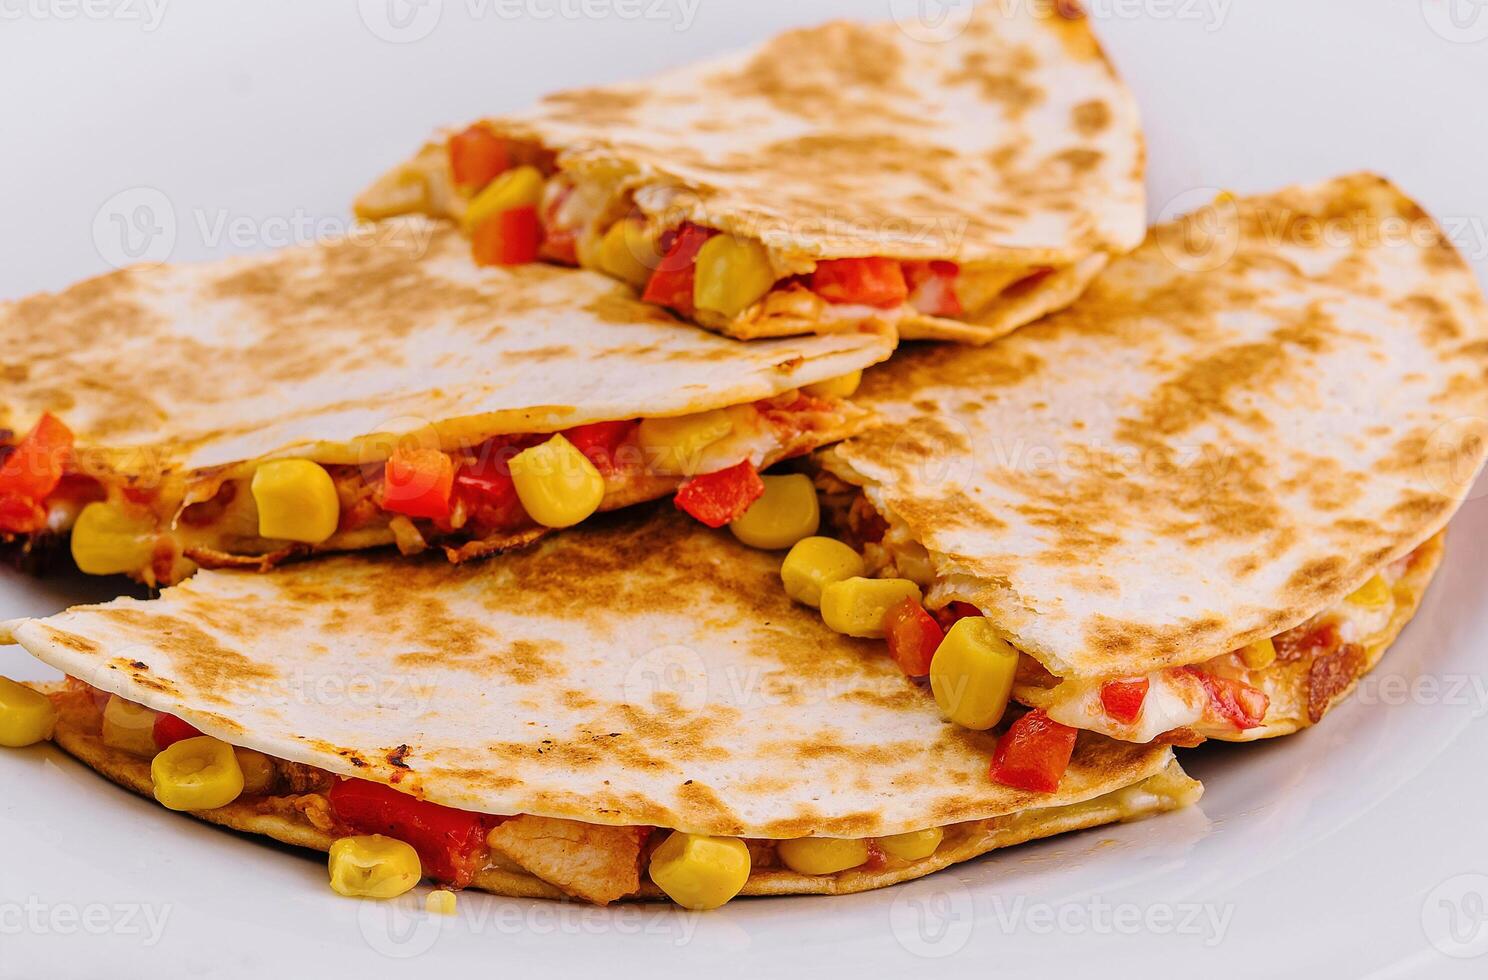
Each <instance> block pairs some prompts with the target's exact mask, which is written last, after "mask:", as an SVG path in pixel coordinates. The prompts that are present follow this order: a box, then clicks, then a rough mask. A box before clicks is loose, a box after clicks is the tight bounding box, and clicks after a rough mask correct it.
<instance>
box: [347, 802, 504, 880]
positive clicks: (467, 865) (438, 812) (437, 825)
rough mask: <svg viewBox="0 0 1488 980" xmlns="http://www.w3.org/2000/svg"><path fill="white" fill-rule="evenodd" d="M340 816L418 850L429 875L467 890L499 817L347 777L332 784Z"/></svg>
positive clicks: (358, 827) (356, 827)
mask: <svg viewBox="0 0 1488 980" xmlns="http://www.w3.org/2000/svg"><path fill="white" fill-rule="evenodd" d="M329 797H330V801H331V811H332V812H333V813H334V814H335V815H336V819H337V820H339V821H341V822H342V823H344V824H345V825H346V826H348V827H350V828H351V829H352V830H355V831H357V832H358V833H362V834H382V835H384V836H386V837H392V838H395V839H397V840H400V841H403V842H404V843H405V844H409V845H411V846H412V847H413V849H414V850H415V851H418V855H419V861H420V863H422V864H423V869H424V874H425V875H427V876H428V877H430V878H433V879H435V880H436V881H444V882H448V883H450V884H452V885H454V886H455V887H456V888H464V887H465V886H466V885H468V884H470V879H471V878H472V877H474V876H475V873H476V872H477V871H479V870H480V868H481V865H482V864H484V862H485V853H486V833H487V832H488V831H489V830H490V828H491V827H492V826H494V825H495V824H496V823H497V822H498V820H497V818H494V817H488V816H486V815H484V814H480V813H469V812H467V811H465V810H456V809H454V808H453V807H447V806H440V805H439V804H437V803H429V802H428V801H426V800H420V799H418V798H417V797H414V796H409V795H408V794H407V793H400V792H398V791H397V790H395V789H393V788H392V787H391V786H384V785H383V784H381V783H373V782H369V781H367V780H365V779H343V780H340V781H338V782H337V783H336V785H335V786H332V787H331V792H330V794H329Z"/></svg>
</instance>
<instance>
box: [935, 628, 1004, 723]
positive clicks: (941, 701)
mask: <svg viewBox="0 0 1488 980" xmlns="http://www.w3.org/2000/svg"><path fill="white" fill-rule="evenodd" d="M1017 672H1018V651H1017V650H1014V649H1013V648H1012V647H1011V646H1009V645H1008V642H1007V641H1006V640H1004V639H1003V638H1002V637H1000V636H998V635H997V633H996V631H995V630H993V628H992V624H991V622H989V621H988V620H987V619H986V618H985V617H983V616H967V617H966V618H964V619H958V620H956V622H955V624H954V625H953V626H952V627H951V628H950V629H949V630H947V631H946V635H945V639H943V640H941V641H940V646H939V647H937V648H936V650H935V657H934V659H932V660H931V661H930V690H931V691H932V692H934V694H935V703H936V704H937V705H939V706H940V713H941V714H942V715H944V716H945V717H946V718H947V719H948V720H950V721H952V722H955V723H956V724H958V725H960V726H961V727H962V728H970V729H973V730H975V731H979V732H981V731H986V730H987V729H989V728H991V727H992V726H993V725H995V724H997V723H998V722H999V721H1001V720H1002V715H1003V712H1005V711H1006V710H1007V705H1008V698H1009V696H1011V694H1012V692H1013V676H1014V675H1015V674H1016V673H1017Z"/></svg>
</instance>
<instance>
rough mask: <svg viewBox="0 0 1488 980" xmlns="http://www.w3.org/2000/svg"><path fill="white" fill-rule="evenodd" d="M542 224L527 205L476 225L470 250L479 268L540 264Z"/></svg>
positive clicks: (533, 209) (535, 213)
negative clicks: (538, 261) (485, 266)
mask: <svg viewBox="0 0 1488 980" xmlns="http://www.w3.org/2000/svg"><path fill="white" fill-rule="evenodd" d="M541 245H542V223H541V222H540V221H539V220H538V218H537V208H535V207H532V206H531V205H527V206H525V207H520V208H511V209H510V210H507V211H502V212H501V213H500V214H493V215H492V216H491V217H489V218H487V219H486V220H485V221H482V222H481V223H480V224H479V225H477V226H476V229H475V233H474V234H473V235H471V238H470V247H471V251H472V252H473V253H474V255H475V262H476V264H477V265H526V264H527V263H529V262H536V261H537V253H538V249H539V247H540V246H541Z"/></svg>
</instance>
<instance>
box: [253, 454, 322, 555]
mask: <svg viewBox="0 0 1488 980" xmlns="http://www.w3.org/2000/svg"><path fill="white" fill-rule="evenodd" d="M253 501H254V503H256V504H257V505H258V534H259V537H264V538H275V539H278V540H282V541H302V542H304V543H306V544H320V543H321V542H322V541H324V540H325V539H326V538H329V537H330V536H331V535H333V534H335V533H336V525H337V524H338V523H339V522H340V520H341V501H340V499H339V498H338V497H337V496H336V484H335V483H334V482H333V481H332V480H331V474H329V473H327V472H326V471H325V468H324V467H323V466H321V465H320V464H318V463H313V462H311V461H310V460H308V459H280V460H275V461H274V462H272V463H265V464H263V465H262V466H260V467H259V468H258V470H257V471H256V472H255V473H254V474H253Z"/></svg>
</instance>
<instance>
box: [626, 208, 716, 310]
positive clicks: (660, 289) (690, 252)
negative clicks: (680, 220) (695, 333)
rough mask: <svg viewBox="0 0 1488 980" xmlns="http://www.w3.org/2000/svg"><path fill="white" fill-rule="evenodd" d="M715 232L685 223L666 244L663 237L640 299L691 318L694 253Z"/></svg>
mask: <svg viewBox="0 0 1488 980" xmlns="http://www.w3.org/2000/svg"><path fill="white" fill-rule="evenodd" d="M716 234H718V232H716V231H714V230H713V229H711V228H703V227H701V226H699V225H693V224H686V225H683V226H682V227H681V228H678V229H677V231H676V233H675V235H674V236H672V240H671V243H670V245H668V243H667V241H666V236H663V240H662V242H661V246H662V258H661V262H659V263H658V264H657V266H656V271H654V272H652V273H651V279H650V281H649V282H647V283H646V291H645V292H644V293H642V294H641V299H643V300H645V301H646V302H647V303H655V304H656V305H657V306H665V307H667V308H668V309H672V310H676V311H677V312H678V313H680V314H682V315H683V316H692V315H693V314H694V313H696V312H697V307H696V306H694V305H693V302H692V286H693V281H694V279H695V278H696V275H697V257H698V252H700V251H702V248H703V245H705V244H706V243H707V241H708V239H710V238H712V237H713V236H714V235H716Z"/></svg>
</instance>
